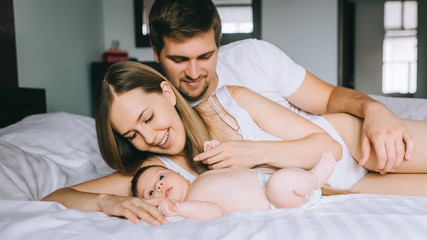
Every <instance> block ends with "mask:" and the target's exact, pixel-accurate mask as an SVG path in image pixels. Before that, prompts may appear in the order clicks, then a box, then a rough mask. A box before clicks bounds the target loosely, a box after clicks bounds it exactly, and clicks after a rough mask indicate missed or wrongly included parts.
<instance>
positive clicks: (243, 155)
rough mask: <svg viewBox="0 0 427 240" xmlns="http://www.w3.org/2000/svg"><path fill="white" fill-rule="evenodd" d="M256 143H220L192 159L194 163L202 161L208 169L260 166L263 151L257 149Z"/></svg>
mask: <svg viewBox="0 0 427 240" xmlns="http://www.w3.org/2000/svg"><path fill="white" fill-rule="evenodd" d="M257 143H259V142H252V141H227V142H222V143H220V144H219V145H217V146H215V147H214V148H210V149H207V150H205V152H203V153H200V154H199V155H197V156H196V157H194V161H202V162H203V163H204V164H206V165H208V167H209V168H210V169H222V168H252V167H255V166H257V165H259V164H262V162H260V160H261V159H263V154H262V153H263V150H262V149H260V148H257V146H260V145H259V144H257ZM205 149H206V147H205Z"/></svg>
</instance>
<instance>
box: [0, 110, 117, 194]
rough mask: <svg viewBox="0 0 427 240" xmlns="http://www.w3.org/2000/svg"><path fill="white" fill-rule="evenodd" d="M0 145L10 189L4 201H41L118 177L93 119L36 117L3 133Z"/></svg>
mask: <svg viewBox="0 0 427 240" xmlns="http://www.w3.org/2000/svg"><path fill="white" fill-rule="evenodd" d="M0 140H1V141H3V142H2V144H1V145H0V164H1V166H0V169H1V172H0V179H1V180H4V181H5V182H7V183H8V184H4V185H3V186H0V188H1V190H0V197H1V198H3V199H4V198H6V199H11V198H12V199H17V198H21V197H24V196H25V199H32V200H36V199H40V198H42V197H44V196H45V195H46V194H48V193H50V192H51V191H53V190H55V189H57V188H61V187H65V186H69V185H74V184H77V183H80V182H84V181H87V180H90V179H94V178H99V177H101V176H105V175H108V174H110V173H112V172H113V170H112V169H111V168H110V167H108V166H107V164H106V163H105V162H104V160H103V159H102V157H101V154H100V152H99V148H98V144H97V139H96V132H95V122H94V119H92V118H89V117H85V116H80V115H75V114H70V113H64V112H59V113H48V114H38V115H32V116H29V117H27V118H24V119H23V120H21V121H19V122H17V123H15V124H12V125H10V126H8V127H6V128H2V129H0ZM7 179H9V180H7ZM2 183H3V181H2ZM6 185H8V186H6ZM12 186H14V187H12ZM16 188H18V189H16ZM12 189H15V190H16V191H18V192H20V193H19V194H18V193H16V194H13V193H12V192H13V191H12ZM21 199H22V198H21Z"/></svg>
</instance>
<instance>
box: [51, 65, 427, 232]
mask: <svg viewBox="0 0 427 240" xmlns="http://www.w3.org/2000/svg"><path fill="white" fill-rule="evenodd" d="M224 96H225V97H224ZM97 100H98V102H97V103H96V106H95V111H96V112H95V120H96V127H97V133H98V142H99V146H100V150H101V153H102V155H103V158H104V159H105V161H106V162H107V163H108V164H109V165H110V166H111V167H112V168H114V169H116V170H118V171H119V173H114V174H112V175H109V176H106V177H104V178H100V179H96V180H92V181H89V182H86V183H82V184H78V185H76V186H72V187H70V188H64V189H59V190H57V191H55V192H54V193H52V194H50V195H49V196H47V197H46V198H45V199H44V200H48V201H49V200H50V201H52V200H53V201H58V202H60V203H62V204H64V205H65V206H66V207H69V208H78V209H81V210H92V211H103V212H105V213H106V214H109V215H116V216H124V217H126V218H128V219H130V220H131V221H133V222H137V221H138V219H143V220H145V221H147V222H149V223H151V224H153V225H158V224H160V223H164V222H165V218H164V217H163V216H162V215H161V214H160V213H159V211H158V210H157V208H156V207H155V205H157V204H158V200H155V199H154V200H147V201H144V200H141V199H136V198H132V197H130V196H131V192H130V181H131V176H128V175H127V174H133V173H134V172H135V171H136V170H137V169H138V168H140V167H142V166H146V165H153V164H157V165H163V166H167V167H169V168H175V169H176V170H181V171H182V172H186V173H187V175H188V176H189V178H191V175H192V176H193V178H194V176H196V175H198V174H200V173H202V172H203V171H205V170H206V167H203V165H201V164H200V162H197V161H196V162H194V161H192V158H193V156H196V155H198V154H199V153H201V152H202V149H203V142H204V141H207V140H211V139H212V138H213V139H219V140H220V141H225V140H242V139H245V140H248V139H249V140H262V141H263V143H265V149H266V151H265V153H262V155H260V156H259V158H258V159H259V162H251V163H246V166H245V167H247V168H250V167H254V166H259V165H268V166H271V167H276V168H283V167H299V168H305V169H310V168H312V167H313V166H314V165H315V163H316V161H317V160H318V159H319V156H320V155H321V153H323V152H324V151H325V150H327V149H329V150H330V151H331V152H332V153H333V155H334V157H335V158H336V159H341V158H342V160H340V161H339V162H338V163H337V165H336V170H335V171H334V173H333V176H332V177H331V179H330V181H328V183H329V184H331V185H332V186H333V187H338V188H341V189H350V188H351V187H352V186H353V185H354V184H355V183H356V182H357V181H358V180H359V179H360V178H361V177H363V176H364V175H365V174H366V170H365V169H363V168H362V167H360V166H358V165H357V164H356V163H355V162H354V160H353V159H352V158H351V155H353V156H354V157H356V159H360V158H358V156H360V152H361V150H360V146H359V142H360V141H359V138H360V129H361V126H362V122H361V120H359V119H357V118H354V117H352V116H350V115H346V114H337V115H328V116H325V118H315V119H312V121H313V122H315V123H316V124H318V125H321V126H322V127H324V128H326V129H327V130H328V132H330V133H331V134H332V135H334V138H335V140H334V139H333V138H331V137H330V135H329V134H327V133H326V131H325V130H323V129H322V128H320V127H318V126H316V125H315V124H313V123H312V122H310V121H309V120H307V119H305V118H302V117H300V116H299V115H296V114H295V113H293V112H291V111H289V110H288V109H286V108H283V107H281V106H280V105H278V104H275V103H274V102H271V101H269V100H267V99H265V98H263V97H261V96H259V95H257V94H255V93H253V92H250V91H249V90H247V89H244V88H240V87H227V88H224V89H223V90H221V91H217V93H216V95H215V96H214V97H212V98H211V99H210V100H209V101H205V102H203V103H202V104H200V105H199V106H198V107H197V108H198V112H199V113H200V116H202V117H203V120H205V121H206V123H205V122H204V121H202V120H201V118H200V117H199V116H198V114H196V113H195V112H194V111H193V109H192V108H191V107H189V106H188V105H187V104H186V102H185V100H184V99H183V98H182V97H181V96H180V94H179V93H178V92H177V91H176V90H175V89H174V88H173V87H172V86H171V85H170V84H169V83H168V82H167V80H166V79H165V78H164V77H162V76H161V75H160V74H159V73H157V72H155V71H154V70H152V69H151V68H148V67H146V66H144V65H142V64H140V63H135V62H121V63H116V64H114V65H113V66H112V67H111V68H110V69H109V71H108V73H107V75H106V77H105V79H104V81H103V84H102V88H101V90H100V92H99V93H98V96H97ZM221 101H222V102H224V101H225V103H221V104H219V103H220V102H221ZM232 109H235V111H236V112H237V113H239V114H245V112H246V115H247V116H246V118H244V119H242V120H239V119H237V118H238V116H237V115H233V114H234V113H236V112H232V111H231V110H232ZM220 116H222V117H220ZM248 119H250V120H251V121H252V122H251V121H248ZM325 119H327V120H328V121H329V123H330V124H331V125H332V126H333V127H334V128H335V129H336V130H337V131H338V132H339V133H340V134H341V136H342V139H341V137H340V136H339V135H338V134H336V133H334V132H335V130H334V129H333V128H332V126H330V124H329V123H328V122H327V121H325ZM236 123H238V124H236ZM404 123H405V124H406V125H407V127H408V129H410V130H411V132H412V134H413V137H414V139H415V142H418V143H420V142H427V123H425V122H416V121H406V120H404ZM205 124H206V125H205ZM248 126H249V127H248ZM240 127H242V129H240ZM243 127H244V128H245V129H248V128H250V129H252V130H253V131H252V130H250V131H246V130H245V129H243ZM259 128H262V129H264V130H265V131H260V129H259ZM208 130H209V131H208ZM272 140H273V141H272ZM279 140H282V141H279ZM342 140H344V141H345V142H346V144H347V146H348V149H347V146H346V145H345V144H344V143H343V141H342ZM338 142H340V143H341V144H339V143H338ZM307 146H309V147H307ZM211 151H215V149H213V150H211ZM147 153H158V154H162V155H164V156H167V158H165V157H160V156H157V157H152V156H151V157H147V156H148V155H147ZM374 155H375V154H372V156H374ZM198 156H200V155H198ZM266 156H267V157H266ZM423 158H424V161H423ZM426 159H427V151H426V150H424V149H423V148H416V149H415V154H414V156H413V157H412V159H411V160H410V161H406V162H404V163H402V164H401V167H399V168H398V169H396V172H417V171H418V172H423V173H425V172H427V163H426V162H427V161H426ZM206 163H207V164H208V166H209V167H210V168H214V169H215V168H223V167H224V166H221V164H222V162H215V161H214V160H213V162H206ZM365 166H367V168H368V169H369V170H375V169H372V168H373V166H375V159H374V157H372V159H370V160H369V161H368V163H367V164H365ZM370 168H371V169H370ZM349 169H350V170H349ZM348 179H349V180H348ZM347 180H348V181H347ZM363 187H364V186H363V185H362V186H361V189H362V190H363ZM424 191H425V190H424ZM423 193H425V192H418V194H423Z"/></svg>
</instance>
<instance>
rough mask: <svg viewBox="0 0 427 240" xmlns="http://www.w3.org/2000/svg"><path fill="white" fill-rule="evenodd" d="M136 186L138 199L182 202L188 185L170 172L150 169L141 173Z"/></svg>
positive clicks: (179, 176) (159, 168) (164, 169)
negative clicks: (165, 199) (163, 199)
mask: <svg viewBox="0 0 427 240" xmlns="http://www.w3.org/2000/svg"><path fill="white" fill-rule="evenodd" d="M137 186H138V189H137V192H138V197H142V198H167V199H173V200H178V201H184V200H185V197H186V196H187V191H188V188H189V186H190V183H189V182H188V180H186V179H185V178H184V177H182V176H181V175H180V174H179V173H176V172H174V171H172V170H169V169H166V168H162V167H151V168H149V169H147V170H145V171H144V172H143V173H142V175H141V176H140V178H139V180H138V185H137Z"/></svg>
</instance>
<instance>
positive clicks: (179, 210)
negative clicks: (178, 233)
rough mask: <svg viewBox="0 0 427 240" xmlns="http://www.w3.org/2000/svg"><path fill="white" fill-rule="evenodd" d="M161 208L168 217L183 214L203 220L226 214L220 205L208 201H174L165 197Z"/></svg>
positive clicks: (185, 216)
mask: <svg viewBox="0 0 427 240" xmlns="http://www.w3.org/2000/svg"><path fill="white" fill-rule="evenodd" d="M159 208H160V211H161V212H162V213H163V214H164V215H165V216H166V217H174V216H181V217H184V218H191V219H197V220H201V221H206V220H211V219H215V218H219V217H222V216H223V215H224V211H223V209H222V207H221V206H220V205H218V204H216V203H213V202H207V201H183V202H173V201H170V200H168V199H165V200H163V201H162V202H161V203H160V204H159Z"/></svg>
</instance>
